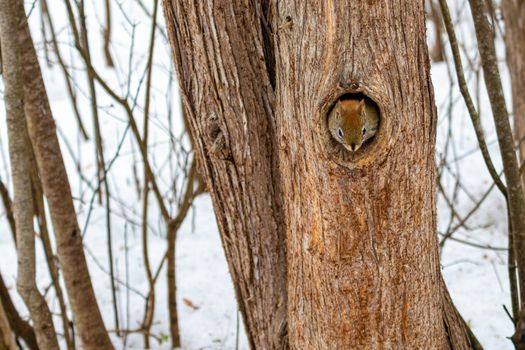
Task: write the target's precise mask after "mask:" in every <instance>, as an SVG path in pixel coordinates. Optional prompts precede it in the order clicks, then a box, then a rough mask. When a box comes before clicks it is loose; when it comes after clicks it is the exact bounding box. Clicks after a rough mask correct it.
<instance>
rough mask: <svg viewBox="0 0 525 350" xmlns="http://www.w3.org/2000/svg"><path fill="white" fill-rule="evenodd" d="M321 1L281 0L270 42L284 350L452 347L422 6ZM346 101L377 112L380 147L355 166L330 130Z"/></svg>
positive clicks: (377, 143) (360, 154)
mask: <svg viewBox="0 0 525 350" xmlns="http://www.w3.org/2000/svg"><path fill="white" fill-rule="evenodd" d="M323 4H324V6H322V7H321V8H320V10H318V11H315V10H314V9H315V8H316V7H317V6H318V5H316V1H287V2H282V3H281V2H280V3H279V7H278V15H277V19H276V21H277V23H280V24H284V23H287V22H288V23H289V25H288V26H287V28H286V29H283V30H282V31H281V32H279V33H278V35H277V36H276V40H277V45H276V47H277V49H276V52H277V54H276V59H277V64H276V71H277V81H278V82H280V85H279V83H278V86H279V89H278V93H277V100H278V109H277V125H278V127H279V145H280V147H279V149H280V150H281V152H280V156H281V159H280V170H281V172H282V176H281V178H282V179H283V180H284V181H283V193H284V198H286V200H285V201H284V203H285V205H284V207H285V218H286V227H287V233H288V244H287V247H288V276H289V280H288V301H289V305H288V317H289V318H288V325H289V337H290V343H291V344H293V347H294V348H298V349H309V348H316V349H322V348H328V347H330V348H336V349H365V348H371V349H374V348H413V349H430V348H447V347H449V346H454V347H455V348H458V347H459V345H457V344H449V339H448V336H447V329H446V327H445V326H444V322H443V318H444V317H445V316H447V315H445V313H444V310H443V305H446V304H445V301H446V300H445V299H444V295H443V294H442V290H441V276H440V269H439V259H438V248H437V241H436V236H435V232H436V231H435V230H436V209H435V192H436V186H435V183H436V178H435V176H436V175H435V164H434V144H435V125H436V112H435V104H434V97H433V94H432V86H431V83H430V74H429V62H428V52H427V48H426V37H425V22H424V10H423V4H422V2H421V1H415V0H414V1H403V2H398V1H387V2H370V1H369V2H333V1H327V2H324V3H323ZM364 38H366V40H365V39H364ZM313 67H315V69H312V68H313ZM347 92H354V93H355V92H363V93H365V94H366V95H368V96H369V97H371V98H372V99H374V100H375V101H376V102H377V103H378V105H379V107H380V108H381V113H382V119H381V126H380V131H379V134H378V135H376V140H375V141H374V143H373V144H371V145H369V147H368V148H365V149H364V150H362V151H361V152H358V153H357V154H356V155H355V157H353V158H352V157H351V156H350V155H349V154H348V153H341V152H340V149H339V148H338V147H339V146H337V145H334V144H333V141H332V139H331V138H330V136H329V132H328V130H327V127H326V115H327V113H328V111H329V109H330V108H331V106H333V103H334V102H335V101H336V99H337V97H338V96H340V95H341V94H343V93H347ZM456 326H458V327H459V328H460V329H461V328H462V325H461V324H460V325H454V327H456ZM423 335H424V336H423ZM465 338H466V337H465ZM460 340H461V341H462V343H463V344H462V345H463V346H465V345H466V344H468V343H467V340H466V339H460ZM463 346H462V347H463Z"/></svg>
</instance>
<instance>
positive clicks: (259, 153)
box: [163, 0, 286, 349]
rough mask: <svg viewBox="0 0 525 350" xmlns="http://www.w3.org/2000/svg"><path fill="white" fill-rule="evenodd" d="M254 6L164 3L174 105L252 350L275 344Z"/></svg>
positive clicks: (276, 256) (278, 248)
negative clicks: (207, 194) (175, 79)
mask: <svg viewBox="0 0 525 350" xmlns="http://www.w3.org/2000/svg"><path fill="white" fill-rule="evenodd" d="M255 3H257V2H256V1H244V0H235V1H230V0H221V1H195V2H192V1H186V0H165V1H164V3H163V4H164V13H165V17H166V23H167V26H168V31H169V34H170V41H171V44H172V47H173V50H174V54H175V56H174V59H175V63H176V66H177V71H178V76H179V79H180V91H181V94H182V99H183V108H184V112H185V115H186V116H187V119H188V121H189V127H190V129H191V134H192V135H193V136H194V144H193V146H194V147H195V151H196V152H197V153H198V155H197V156H198V157H199V159H200V161H201V162H200V165H201V169H202V170H203V171H204V173H205V176H206V177H207V183H208V185H209V187H210V189H211V197H212V201H213V205H214V209H215V213H216V217H217V222H218V225H219V229H220V232H221V238H222V243H223V246H224V249H225V252H226V256H227V260H228V265H229V268H230V273H231V275H232V278H233V281H234V285H235V291H236V294H237V300H238V303H239V309H240V311H241V313H242V315H243V318H244V322H245V326H246V329H247V331H248V333H249V334H250V337H249V339H250V343H251V347H252V348H260V349H277V348H280V347H283V346H285V345H284V344H286V342H285V340H284V339H285V336H286V334H285V330H286V326H285V325H286V324H285V316H286V315H285V313H286V293H285V288H286V284H285V283H286V280H285V273H286V261H285V254H284V251H285V243H284V242H285V241H284V236H283V232H284V231H283V226H282V219H281V209H280V202H279V201H280V196H279V186H278V184H279V180H278V179H277V178H276V176H277V172H276V166H277V160H276V158H275V157H276V149H275V140H274V136H273V134H274V132H275V127H274V112H273V111H274V94H273V89H272V86H271V84H270V79H269V76H268V74H267V72H266V65H265V59H264V54H263V38H262V34H261V31H260V26H261V18H262V17H261V15H262V14H261V13H260V11H261V9H260V8H259V7H258V6H256V5H254V4H255Z"/></svg>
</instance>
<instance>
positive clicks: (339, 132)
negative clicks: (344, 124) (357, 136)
mask: <svg viewBox="0 0 525 350" xmlns="http://www.w3.org/2000/svg"><path fill="white" fill-rule="evenodd" d="M337 134H338V135H339V137H343V130H341V128H339V129H337Z"/></svg>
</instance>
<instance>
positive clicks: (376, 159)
mask: <svg viewBox="0 0 525 350" xmlns="http://www.w3.org/2000/svg"><path fill="white" fill-rule="evenodd" d="M323 102H324V103H323V105H322V106H321V108H320V116H321V118H319V119H320V122H321V125H319V126H320V128H319V130H320V131H321V135H322V139H323V144H324V149H325V151H326V152H327V154H328V156H329V157H330V158H331V159H332V160H333V161H334V162H335V163H337V164H338V165H340V166H344V167H347V168H349V169H364V168H368V167H370V166H373V165H375V166H377V165H379V164H381V163H382V162H383V161H384V160H385V159H386V156H387V155H388V150H389V149H390V148H391V145H392V144H393V143H394V141H395V137H393V136H394V132H393V131H394V130H393V125H392V122H391V118H390V115H391V113H390V110H391V109H392V107H391V106H390V104H389V98H388V97H387V96H384V92H381V91H375V90H374V89H372V88H369V87H366V86H364V85H361V84H358V83H355V82H353V83H351V84H349V86H347V87H346V88H345V87H338V88H337V89H336V90H335V91H332V92H331V93H330V94H329V95H328V96H326V98H325V99H324V100H323ZM363 111H364V114H363ZM375 120H377V122H376V121H375Z"/></svg>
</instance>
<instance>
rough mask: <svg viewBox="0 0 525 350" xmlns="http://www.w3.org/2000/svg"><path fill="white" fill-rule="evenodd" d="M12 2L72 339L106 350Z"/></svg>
mask: <svg viewBox="0 0 525 350" xmlns="http://www.w3.org/2000/svg"><path fill="white" fill-rule="evenodd" d="M12 1H14V2H15V3H16V11H17V14H18V15H19V16H20V17H21V18H23V20H22V21H21V23H20V26H19V30H18V38H19V40H20V47H21V52H22V54H21V55H20V57H19V58H18V59H19V61H20V62H22V66H23V68H24V69H23V81H24V92H25V95H24V98H25V100H24V107H25V112H26V116H27V120H28V127H29V134H30V137H31V142H32V144H33V148H34V151H35V156H36V160H37V165H38V169H39V173H40V175H41V179H42V185H43V189H44V194H45V195H46V197H47V203H48V205H49V210H50V213H51V221H52V223H53V228H54V232H55V236H56V241H57V255H58V259H59V261H60V265H61V267H62V271H63V276H64V281H65V285H66V290H67V294H68V297H69V302H70V304H71V308H72V311H73V314H74V316H75V322H76V325H77V330H78V334H79V336H80V338H81V340H82V345H83V347H84V348H86V349H97V350H98V349H112V348H113V346H112V344H111V342H110V340H109V336H108V334H107V332H106V329H105V327H104V323H103V321H102V317H101V315H100V311H99V309H98V305H97V301H96V298H95V293H94V291H93V286H92V284H91V279H90V277H89V271H88V268H87V263H86V259H85V256H84V250H83V246H82V238H81V235H80V228H79V226H78V222H77V218H76V213H75V208H74V205H73V199H72V196H71V189H70V187H69V181H68V178H67V173H66V169H65V166H64V161H63V159H62V153H61V151H60V147H59V144H58V138H57V135H56V131H55V123H54V120H53V116H52V113H51V108H50V106H49V101H48V99H47V94H46V90H45V86H44V82H43V79H42V75H41V72H40V66H39V63H38V59H37V56H36V53H35V49H34V46H33V42H32V39H31V34H30V32H29V27H28V25H27V21H26V20H25V12H24V8H23V1H17V0H12Z"/></svg>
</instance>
